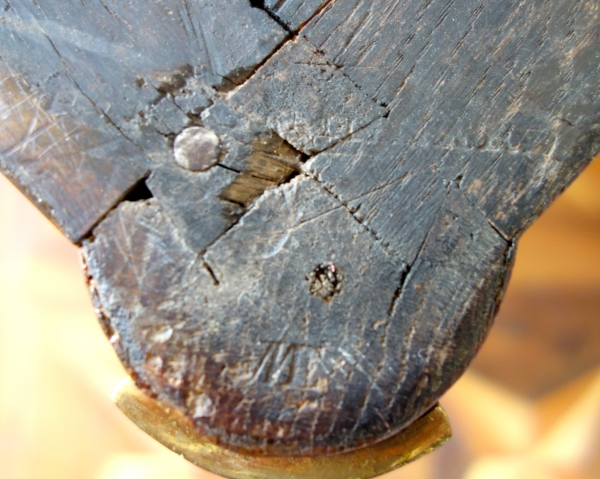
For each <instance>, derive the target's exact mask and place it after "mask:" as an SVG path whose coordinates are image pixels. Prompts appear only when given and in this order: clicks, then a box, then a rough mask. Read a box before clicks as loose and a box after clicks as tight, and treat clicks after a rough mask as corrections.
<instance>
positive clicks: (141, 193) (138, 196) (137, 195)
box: [123, 178, 154, 201]
mask: <svg viewBox="0 0 600 479" xmlns="http://www.w3.org/2000/svg"><path fill="white" fill-rule="evenodd" d="M153 197H154V195H153V194H152V192H151V191H150V189H149V188H148V185H146V178H144V179H142V180H140V181H138V182H137V183H136V185H135V186H134V187H133V188H131V190H129V193H127V194H126V195H125V197H124V198H123V201H145V200H149V199H150V198H153Z"/></svg>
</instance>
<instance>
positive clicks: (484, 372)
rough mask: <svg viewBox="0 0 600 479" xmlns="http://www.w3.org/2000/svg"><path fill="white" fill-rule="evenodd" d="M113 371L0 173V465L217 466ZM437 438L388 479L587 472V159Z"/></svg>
mask: <svg viewBox="0 0 600 479" xmlns="http://www.w3.org/2000/svg"><path fill="white" fill-rule="evenodd" d="M123 375H124V372H123V369H122V368H121V366H120V364H119V362H118V360H117V358H116V356H115V354H114V353H113V351H112V349H111V347H110V345H109V343H108V341H106V339H105V337H104V335H103V333H102V331H101V329H100V327H99V326H98V324H97V321H96V319H95V317H94V315H93V313H92V309H91V306H90V302H89V299H88V295H87V291H86V288H85V285H84V283H83V279H82V274H81V271H80V268H79V263H78V253H77V250H76V248H75V247H74V246H72V245H70V244H69V243H68V241H67V240H66V239H64V238H63V237H62V236H61V234H60V233H59V232H58V231H57V230H56V229H55V228H54V227H53V226H52V225H51V224H50V223H49V222H48V221H47V220H46V219H44V218H43V217H42V215H41V214H40V213H38V212H37V211H36V210H35V208H34V207H33V206H32V205H30V204H29V203H28V202H27V200H26V199H25V198H23V197H22V196H21V195H20V194H19V193H18V192H17V191H16V190H15V188H14V187H13V186H12V185H10V183H9V182H8V181H7V180H6V179H4V177H1V176H0V478H2V479H46V478H47V479H56V478H60V479H80V478H81V479H84V478H85V479H155V478H156V479H158V478H169V479H188V478H189V479H192V478H196V479H198V478H209V477H212V478H216V476H214V475H211V474H209V473H205V472H203V471H200V470H199V469H196V468H194V467H193V466H191V465H188V464H187V463H186V462H185V461H184V460H183V459H181V458H180V457H178V456H176V455H175V454H173V453H171V452H169V451H167V450H166V449H165V448H163V447H162V446H160V445H158V444H157V443H155V442H154V441H153V440H151V439H150V438H148V437H147V436H145V434H144V433H142V432H141V431H139V430H138V429H137V428H136V427H135V426H134V425H133V424H131V423H129V421H128V420H127V419H125V417H124V416H123V415H122V414H121V413H120V412H119V411H118V410H117V409H116V407H115V406H114V405H113V404H112V403H111V401H110V395H111V392H112V390H113V388H114V387H115V386H116V385H117V384H118V382H119V381H120V380H121V379H122V377H123ZM442 404H443V405H444V407H445V409H446V410H447V412H448V414H449V416H450V419H451V421H452V424H453V428H454V438H453V439H452V440H451V441H450V443H448V444H447V445H446V446H444V447H442V448H441V449H440V450H438V451H436V452H435V453H433V454H432V455H430V456H428V457H427V458H424V459H422V460H420V461H418V462H416V463H414V464H412V465H410V466H408V467H406V468H405V469H402V470H400V471H397V472H395V473H392V474H390V475H388V476H386V477H387V478H389V479H392V478H396V479H401V478H402V479H408V478H410V479H598V478H599V477H600V161H599V160H596V161H595V162H594V163H593V164H592V166H591V167H590V168H588V170H586V171H585V172H584V174H583V175H582V176H581V177H580V178H579V179H578V180H577V181H576V182H575V183H574V184H573V185H572V186H571V187H570V188H569V189H568V190H567V191H566V193H565V194H564V195H563V196H562V197H561V199H559V201H558V202H556V203H555V204H554V205H553V206H552V207H551V208H550V209H549V210H548V211H547V212H546V213H545V214H544V215H543V216H542V218H541V219H540V220H539V221H538V222H537V223H536V224H535V225H534V226H533V227H532V228H531V229H530V230H529V231H528V232H527V233H526V234H525V235H524V236H523V238H522V240H521V242H520V247H519V251H518V254H517V263H516V267H515V272H514V274H513V280H512V282H511V285H510V287H509V291H508V294H507V297H506V301H505V304H504V306H503V307H502V309H501V312H500V315H499V317H498V319H497V322H496V325H495V327H494V330H493V332H492V334H491V335H490V338H489V340H488V342H487V343H486V345H485V346H484V348H483V350H482V351H481V353H480V355H479V356H478V358H477V359H476V361H475V364H474V365H473V367H472V368H471V369H470V370H469V372H468V373H467V374H466V375H465V376H463V378H462V379H461V380H460V381H459V382H458V383H457V384H456V385H455V386H454V387H453V388H452V389H451V391H450V392H448V393H447V394H446V395H445V397H444V398H443V399H442Z"/></svg>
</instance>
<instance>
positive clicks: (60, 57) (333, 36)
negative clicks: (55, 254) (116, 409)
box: [0, 0, 600, 456]
mask: <svg viewBox="0 0 600 479" xmlns="http://www.w3.org/2000/svg"><path fill="white" fill-rule="evenodd" d="M113 3H114V4H113ZM599 11H600V6H599V5H598V3H597V2H595V1H591V0H587V1H586V0H580V1H574V2H560V1H541V0H539V1H533V2H527V3H519V2H513V1H511V0H502V1H500V2H494V3H491V2H486V1H484V0H454V1H452V0H427V1H417V0H414V1H403V2H399V1H391V0H386V1H384V0H376V1H374V2H371V1H365V0H352V1H341V0H333V1H330V2H312V1H307V2H298V1H290V2H285V1H284V2H276V3H275V2H245V1H242V0H237V1H235V2H228V3H226V4H217V3H216V2H211V1H208V0H201V1H200V0H199V1H196V2H187V1H183V0H182V1H177V0H168V1H164V2H160V3H152V4H147V2H137V1H129V2H124V3H123V2H104V3H100V2H99V3H93V4H90V5H88V4H86V3H80V2H69V3H68V5H65V6H62V5H61V8H60V10H59V9H57V8H56V7H55V6H53V4H52V3H51V2H49V1H38V2H37V3H33V2H29V1H27V0H19V1H15V0H13V1H11V3H6V8H5V9H4V10H3V13H2V14H1V20H2V22H1V23H0V39H1V40H2V50H1V56H2V60H3V61H4V62H5V63H6V65H7V68H10V69H11V71H14V72H17V73H16V74H17V75H19V78H22V79H23V80H22V81H23V82H25V83H26V84H27V85H28V87H29V88H32V89H33V90H32V91H34V94H35V95H36V98H46V97H49V98H56V99H57V100H56V101H55V103H56V104H57V105H58V106H56V108H58V110H52V111H53V112H55V114H57V115H59V116H60V118H61V121H64V122H66V123H65V124H66V125H70V124H73V125H77V126H79V125H81V128H84V129H89V130H92V131H94V132H96V131H98V132H102V131H104V130H106V131H107V132H108V133H106V134H107V135H108V134H110V135H114V137H115V138H117V140H115V141H117V143H116V144H117V145H121V144H122V145H127V147H128V148H134V149H135V152H136V153H137V154H138V156H137V157H136V156H135V155H132V156H131V159H129V158H127V159H125V160H123V161H120V160H118V159H119V158H120V157H121V156H122V154H121V156H119V155H115V154H114V150H110V149H109V147H108V146H107V145H105V144H104V143H101V145H100V146H99V147H98V148H96V149H93V154H94V155H96V156H94V157H93V158H98V160H96V161H94V162H93V164H94V166H95V167H98V165H104V166H103V167H104V168H106V169H107V170H109V171H110V172H111V174H114V178H115V179H114V180H106V178H105V176H103V174H101V173H94V175H92V180H91V181H90V182H89V185H90V186H89V189H90V194H92V195H94V194H97V193H95V192H97V191H101V192H103V191H104V184H103V183H102V182H103V181H106V182H107V185H109V188H108V190H109V191H111V190H112V191H114V193H113V194H112V196H111V195H108V196H107V197H106V198H104V196H102V198H103V202H99V201H92V202H91V203H90V206H88V205H87V204H86V202H85V200H84V199H82V198H86V199H87V198H89V196H88V192H87V191H85V190H83V189H81V188H73V189H65V190H64V191H66V192H67V193H66V195H65V196H64V197H61V198H55V197H53V196H52V195H51V193H52V191H53V190H52V189H51V188H46V189H47V190H48V192H47V193H45V192H42V193H40V194H39V195H40V198H42V199H43V200H44V201H46V202H48V203H49V204H51V207H52V208H53V209H54V210H57V209H59V208H68V207H70V206H67V205H83V206H82V207H83V211H84V214H83V217H84V218H85V219H86V221H80V222H79V223H77V222H76V221H75V220H74V219H71V217H70V216H68V215H66V216H64V218H66V219H61V220H60V221H57V222H58V223H59V225H60V226H61V227H62V228H63V231H65V233H67V234H69V235H70V237H71V238H72V239H73V240H74V241H79V240H83V241H82V242H81V243H82V246H83V252H84V257H85V259H86V264H87V276H88V282H89V285H90V288H91V290H92V295H93V298H94V302H95V306H96V310H97V313H98V315H99V317H100V319H101V323H102V324H103V327H104V329H105V332H106V333H107V335H108V337H109V339H110V341H111V343H112V344H113V346H114V347H115V349H116V351H117V353H118V354H119V356H120V358H121V360H122V361H123V363H124V365H125V366H126V367H127V368H128V370H129V372H130V373H131V374H132V376H133V377H134V378H135V379H136V381H137V384H138V386H140V387H142V388H144V389H145V390H146V391H147V392H148V393H149V394H151V395H152V396H155V397H157V398H159V399H160V400H162V401H164V402H165V404H168V405H171V406H173V407H177V408H179V409H180V410H181V411H182V412H184V413H185V414H187V415H188V417H189V418H191V419H192V420H193V421H194V422H195V424H196V425H197V427H198V428H199V430H200V431H202V432H203V433H204V434H206V436H207V437H209V438H210V439H211V440H214V441H216V442H219V443H221V444H225V445H226V446H228V447H231V448H234V449H237V450H243V451H247V452H250V453H252V454H279V455H306V456H310V455H316V454H332V453H337V452H341V451H348V450H352V449H356V448H360V447H363V446H365V445H369V444H373V443H375V442H377V441H381V440H382V439H384V438H386V437H389V436H391V435H393V434H395V433H397V432H398V431H399V430H400V429H402V428H403V427H405V426H406V425H407V424H409V423H410V422H412V421H414V420H415V419H416V418H418V417H419V416H420V415H422V414H423V413H424V412H425V411H427V409H428V408H430V407H431V406H432V405H433V404H434V403H435V402H436V401H437V399H438V398H439V396H440V395H441V394H442V393H443V392H444V391H445V390H446V389H447V388H448V387H449V386H450V385H451V384H452V383H453V382H454V381H455V380H456V379H457V378H458V377H459V376H460V374H461V373H462V372H463V371H464V370H465V368H466V367H467V365H468V364H469V362H470V361H471V359H472V358H473V356H474V354H475V353H476V351H477V350H478V348H479V346H480V344H481V342H482V341H483V339H484V337H485V335H486V334H487V331H488V329H489V326H490V324H491V321H492V319H493V317H494V315H495V312H496V310H497V308H498V305H499V302H500V301H501V299H502V295H503V291H504V287H505V285H506V282H507V278H508V275H509V272H510V267H511V263H512V257H513V252H514V245H515V241H516V239H517V237H518V235H519V234H520V233H521V232H522V231H523V230H524V229H525V228H526V227H527V226H528V225H529V224H530V223H531V222H532V221H533V220H534V219H535V218H536V217H537V216H538V215H539V214H540V213H541V212H542V211H543V210H544V209H545V208H546V207H547V206H548V204H549V203H550V202H551V201H552V200H553V199H554V198H555V197H556V195H557V194H558V193H559V192H560V191H561V190H562V189H564V188H565V187H566V186H567V184H568V183H569V182H570V181H571V180H572V179H573V178H574V177H575V176H576V175H577V173H578V172H579V171H581V169H582V168H583V167H584V166H585V165H586V164H587V162H588V161H590V160H591V159H592V157H593V155H594V154H597V153H598V151H599V149H600V131H599V112H600V104H599V102H600V100H599V98H600V95H598V93H600V92H599V89H600V67H599V66H598V65H599V62H598V61H597V60H598V51H600V49H599V48H598V47H600V43H599V42H600V40H599V38H600V37H599V35H598V25H599V22H598V20H599V18H598V17H599V15H600V13H599ZM140 12H144V14H143V15H141V14H140ZM291 32H294V33H293V34H292V33H291ZM25 51H26V52H28V55H23V54H22V52H25ZM65 98H67V99H71V100H69V101H65V100H64V99H65ZM59 99H61V101H59ZM17 103H18V102H17ZM18 105H19V106H17V107H16V109H15V110H11V111H10V112H9V113H8V116H7V118H14V116H15V115H17V114H21V111H22V110H23V108H24V107H21V106H20V105H22V104H21V103H18ZM23 111H25V110H23ZM100 123H101V124H102V127H98V125H99V124H100ZM189 127H204V128H208V129H210V130H211V131H213V132H214V133H215V134H216V135H217V136H218V137H219V140H220V144H221V149H220V154H219V158H218V161H217V162H216V163H214V162H211V163H210V165H211V166H210V167H208V169H207V170H206V171H200V172H190V171H187V170H183V169H181V168H180V167H178V166H177V165H176V164H175V162H174V159H173V141H174V138H175V136H176V135H178V134H180V133H181V132H182V131H183V130H185V129H186V128H189ZM86 131H87V130H86ZM98 134H100V133H98ZM67 136H68V135H67ZM111 145H112V143H111ZM51 148H53V147H51ZM119 148H120V147H119ZM123 148H125V147H123ZM75 150H76V152H81V153H82V154H84V158H88V157H90V155H91V153H90V152H89V150H92V149H90V148H87V149H86V148H85V147H79V146H78V147H77V148H76V149H75ZM117 151H118V152H122V151H125V150H121V149H117ZM9 153H10V151H9ZM43 157H44V155H42V154H41V153H38V154H37V156H36V155H34V158H33V160H32V161H30V162H25V163H24V164H23V165H22V166H21V168H22V169H23V171H24V172H25V173H23V174H22V175H21V176H18V177H17V176H16V175H15V174H12V177H13V178H14V179H15V181H16V182H17V184H19V185H20V187H21V188H22V189H24V190H26V191H28V190H29V189H30V188H32V186H31V185H39V184H45V183H44V181H47V180H45V178H46V175H47V176H48V177H49V178H50V179H51V180H50V181H51V184H53V185H58V186H55V187H54V188H55V189H60V185H63V184H70V183H69V182H68V180H67V179H65V175H64V174H61V172H62V171H63V170H64V168H65V166H64V165H65V164H67V163H68V161H69V156H68V155H67V156H61V155H59V154H56V155H54V156H52V161H49V162H48V166H46V167H45V168H44V171H43V172H42V171H41V169H40V168H39V166H38V165H39V164H40V163H39V162H40V161H41V160H40V158H43ZM7 158H8V159H7ZM105 158H106V159H105ZM9 160H10V155H7V154H6V152H5V153H4V154H3V156H2V160H1V161H0V165H1V166H2V169H3V171H6V172H8V174H9V175H10V174H11V172H12V170H11V163H10V162H9ZM114 164H116V165H118V166H114V167H113V165H114ZM148 174H149V176H147V175H148ZM21 178H25V179H21ZM109 178H110V177H109ZM142 178H146V181H145V182H143V183H140V179H142ZM136 184H137V185H138V188H136V189H135V194H131V195H129V196H127V192H128V191H130V190H131V188H132V186H134V185H136ZM94 185H98V186H94ZM113 185H114V186H113ZM35 187H36V188H37V186H35ZM61 191H62V190H61ZM92 197H93V196H92ZM123 199H124V200H125V201H119V200H123ZM55 217H57V218H62V217H59V216H58V215H55ZM99 220H101V221H100V223H99V224H98V225H97V226H95V227H94V225H95V224H96V223H98V221H99ZM61 221H62V223H61ZM72 230H73V231H77V234H73V233H70V231H72ZM329 273H331V274H329ZM317 280H318V281H319V283H318V284H317V283H316V281H317Z"/></svg>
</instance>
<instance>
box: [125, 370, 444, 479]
mask: <svg viewBox="0 0 600 479" xmlns="http://www.w3.org/2000/svg"><path fill="white" fill-rule="evenodd" d="M113 400H114V401H115V403H116V405H117V406H118V407H119V409H121V411H123V413H125V415H126V416H127V417H128V418H129V419H131V420H132V421H133V422H134V423H135V424H136V425H137V426H138V427H140V428H141V429H142V430H143V431H145V432H146V433H148V434H149V435H150V436H152V437H153V438H154V439H156V440H157V441H158V442H160V443H161V444H163V445H164V446H166V447H168V448H169V449H171V450H172V451H174V452H175V453H177V454H181V455H182V456H183V457H185V458H186V459H187V460H188V461H190V462H192V463H193V464H195V465H197V466H199V467H201V468H202V469H206V470H208V471H211V472H214V473H215V474H219V475H221V476H224V477H229V478H231V479H267V478H269V479H305V478H306V479H320V478H322V479H370V478H372V477H375V476H379V475H381V474H385V473H387V472H390V471H393V470H395V469H398V468H400V467H402V466H404V465H406V464H408V463H409V462H412V461H414V460H415V459H417V458H419V457H421V456H423V455H425V454H428V453H430V452H432V451H434V450H435V449H437V448H438V447H440V446H441V445H442V444H444V443H445V442H447V441H448V440H449V439H450V437H451V435H452V431H451V428H450V422H449V420H448V416H447V415H446V413H445V412H444V410H443V409H442V407H441V406H439V405H436V406H435V407H434V408H433V409H431V410H430V411H429V412H428V413H427V414H425V415H424V416H423V417H421V418H420V419H417V420H416V421H415V422H413V423H412V424H411V425H409V426H408V427H407V428H406V429H403V430H402V431H400V432H399V433H398V434H396V435H394V436H392V437H390V438H388V439H386V440H384V441H381V442H379V443H377V444H375V445H372V446H369V447H365V448H363V449H359V450H356V451H352V452H349V453H343V454H337V455H334V456H321V457H279V456H256V455H250V454H242V453H239V452H234V451H232V450H230V449H227V448H225V447H222V446H219V445H216V444H214V443H212V442H209V441H208V440H207V439H206V438H204V437H202V436H201V435H199V434H198V433H197V432H196V431H195V429H194V427H193V426H192V425H191V424H190V423H188V420H187V419H186V418H185V417H184V416H183V415H182V414H181V413H179V411H177V410H175V409H173V408H170V407H165V405H163V404H162V403H160V402H159V401H157V400H155V399H152V398H150V397H149V396H147V395H146V394H144V393H143V392H142V391H140V390H139V389H138V388H137V387H136V386H135V384H134V383H133V381H132V380H131V379H130V378H126V379H125V380H124V381H123V382H122V383H121V384H120V385H119V386H118V388H117V390H116V391H115V393H114V396H113Z"/></svg>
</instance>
